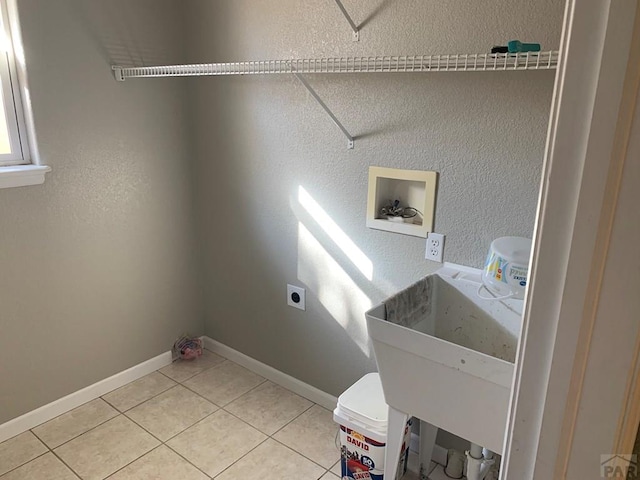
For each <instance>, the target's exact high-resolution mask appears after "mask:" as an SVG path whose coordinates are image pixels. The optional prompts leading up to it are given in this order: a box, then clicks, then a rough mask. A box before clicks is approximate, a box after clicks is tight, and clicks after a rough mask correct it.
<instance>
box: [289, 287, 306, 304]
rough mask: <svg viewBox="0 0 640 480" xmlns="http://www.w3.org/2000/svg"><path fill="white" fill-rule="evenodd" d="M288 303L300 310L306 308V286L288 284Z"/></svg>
mask: <svg viewBox="0 0 640 480" xmlns="http://www.w3.org/2000/svg"><path fill="white" fill-rule="evenodd" d="M287 305H289V306H290V307H294V308H299V309H300V310H306V308H305V298H304V288H302V287H296V286H295V285H288V284H287Z"/></svg>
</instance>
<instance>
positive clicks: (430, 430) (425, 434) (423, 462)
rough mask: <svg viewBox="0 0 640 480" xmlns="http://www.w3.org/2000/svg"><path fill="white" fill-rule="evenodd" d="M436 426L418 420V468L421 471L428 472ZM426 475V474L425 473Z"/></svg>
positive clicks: (436, 432) (436, 430) (434, 442)
mask: <svg viewBox="0 0 640 480" xmlns="http://www.w3.org/2000/svg"><path fill="white" fill-rule="evenodd" d="M437 434H438V427H436V426H435V425H431V424H430V423H427V422H425V421H423V420H420V470H421V472H429V467H430V466H431V457H432V456H433V447H434V446H435V444H436V435H437ZM425 476H426V474H425Z"/></svg>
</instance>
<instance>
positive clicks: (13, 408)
mask: <svg viewBox="0 0 640 480" xmlns="http://www.w3.org/2000/svg"><path fill="white" fill-rule="evenodd" d="M19 8H20V13H21V18H22V24H23V37H24V42H25V45H26V58H27V68H28V71H29V75H30V87H31V96H32V99H33V109H34V115H35V124H36V129H37V133H38V139H39V145H40V152H41V155H42V157H43V158H42V160H43V162H44V163H46V164H48V165H51V166H52V167H53V169H54V170H53V173H51V174H48V177H47V181H46V183H45V184H44V185H42V186H37V187H26V188H17V189H5V190H0V332H1V334H0V385H1V387H0V423H3V422H5V421H7V420H9V419H11V418H14V417H16V416H18V415H20V414H23V413H25V412H27V411H30V410H32V409H34V408H37V407H39V406H41V405H43V404H46V403H48V402H51V401H53V400H56V399H58V398H60V397H62V396H64V395H66V394H68V393H71V392H73V391H76V390H78V389H80V388H82V387H85V386H87V385H90V384H92V383H94V382H96V381H99V380H102V379H103V378H105V377H108V376H110V375H112V374H114V373H116V372H119V371H122V370H124V369H126V368H128V367H131V366H132V365H135V364H137V363H140V362H142V361H144V360H147V359H149V358H151V357H153V356H155V355H158V354H160V353H162V352H164V351H167V350H168V349H169V347H170V345H171V344H172V342H173V340H174V338H175V337H176V336H177V335H179V334H180V333H182V332H183V331H191V332H193V333H194V334H201V333H203V332H202V328H201V327H202V324H201V322H202V318H201V315H200V312H199V307H198V305H199V299H198V296H197V289H196V287H197V284H196V278H195V276H194V271H195V256H194V230H193V229H194V223H193V219H194V217H193V213H192V212H193V209H192V197H191V189H190V181H191V170H190V162H189V158H190V154H189V147H190V142H189V141H188V135H187V133H188V132H189V128H188V122H189V116H188V115H187V111H186V102H185V95H186V90H185V88H184V87H185V83H184V82H182V81H180V80H159V81H153V82H127V83H124V84H119V83H117V82H115V80H114V79H113V76H112V74H111V72H110V63H111V62H113V61H118V62H124V63H134V62H139V61H146V62H149V63H152V62H161V63H164V62H173V61H179V59H180V58H181V57H182V51H183V47H184V42H183V41H182V38H183V35H182V34H183V31H182V10H181V8H180V2H179V1H173V0H137V1H136V2H130V1H127V0H117V1H110V2H103V1H100V0H77V1H74V0H56V1H55V2H52V1H50V0H20V2H19Z"/></svg>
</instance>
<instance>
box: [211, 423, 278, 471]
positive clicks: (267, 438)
mask: <svg viewBox="0 0 640 480" xmlns="http://www.w3.org/2000/svg"><path fill="white" fill-rule="evenodd" d="M258 431H259V430H258ZM265 437H266V438H265V439H264V440H262V441H261V442H260V443H259V444H258V445H256V446H255V447H253V448H252V449H251V450H249V451H248V452H247V453H245V454H244V455H242V456H241V457H240V458H238V459H237V460H236V461H234V462H233V463H232V464H231V465H229V466H228V467H227V468H225V469H224V470H222V471H221V472H219V473H218V474H217V475H216V477H217V476H219V475H222V474H223V473H224V472H226V471H227V470H229V469H230V468H231V467H233V466H234V465H235V464H236V463H238V462H239V461H240V460H242V459H243V458H244V457H246V456H247V455H249V454H250V453H251V452H253V451H254V450H255V449H256V448H258V447H259V446H260V445H262V444H263V443H264V442H266V441H267V440H269V439H270V438H271V437H268V436H266V435H265ZM214 478H215V477H214Z"/></svg>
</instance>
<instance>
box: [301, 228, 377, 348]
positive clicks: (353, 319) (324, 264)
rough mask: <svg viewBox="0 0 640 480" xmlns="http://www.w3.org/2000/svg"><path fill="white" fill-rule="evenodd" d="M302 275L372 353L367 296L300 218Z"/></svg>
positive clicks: (354, 337)
mask: <svg viewBox="0 0 640 480" xmlns="http://www.w3.org/2000/svg"><path fill="white" fill-rule="evenodd" d="M298 279H300V280H301V281H302V282H304V283H305V284H306V285H307V286H308V288H309V289H310V290H311V291H313V292H314V293H315V295H316V296H317V298H318V300H319V301H320V303H321V304H322V306H324V308H326V309H327V311H328V312H329V314H330V315H331V316H332V317H333V318H334V319H335V320H336V322H338V323H339V324H340V325H341V326H342V328H344V330H345V331H346V333H347V335H349V337H350V338H351V340H353V342H354V343H355V344H356V345H357V346H358V347H359V348H360V350H362V352H363V353H365V354H366V355H367V356H369V355H370V351H369V335H368V333H367V327H366V324H365V317H364V313H365V312H366V311H367V310H369V309H370V308H371V300H370V299H369V297H367V296H366V295H365V294H364V293H363V292H362V290H361V289H360V288H359V287H358V285H356V283H355V282H354V281H353V280H352V279H351V277H349V275H348V274H347V273H346V272H345V271H344V270H343V269H342V267H341V266H340V265H339V264H338V262H336V261H335V260H334V259H333V257H332V256H331V255H330V254H329V253H328V252H327V251H326V250H325V249H324V247H323V246H322V245H321V244H320V242H318V240H317V239H316V238H315V237H314V236H313V235H312V234H311V232H310V231H309V230H307V229H306V227H305V226H304V225H303V224H302V223H300V222H298Z"/></svg>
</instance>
